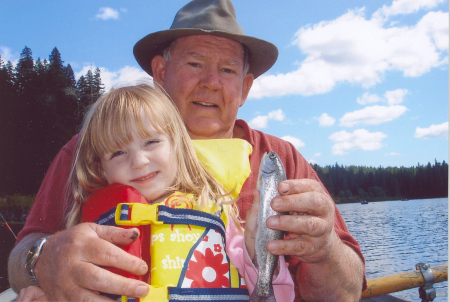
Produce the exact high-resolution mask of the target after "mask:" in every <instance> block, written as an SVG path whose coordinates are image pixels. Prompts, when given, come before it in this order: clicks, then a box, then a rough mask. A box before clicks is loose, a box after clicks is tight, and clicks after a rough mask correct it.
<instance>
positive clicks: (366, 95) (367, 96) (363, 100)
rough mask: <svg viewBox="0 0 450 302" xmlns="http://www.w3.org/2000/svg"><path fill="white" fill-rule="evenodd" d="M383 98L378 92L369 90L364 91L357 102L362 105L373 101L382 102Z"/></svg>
mask: <svg viewBox="0 0 450 302" xmlns="http://www.w3.org/2000/svg"><path fill="white" fill-rule="evenodd" d="M382 101H383V99H382V98H380V97H379V96H378V95H376V94H370V93H368V92H366V93H364V94H363V95H362V96H361V97H359V98H358V99H357V100H356V102H357V103H358V104H361V105H367V104H372V103H379V102H382Z"/></svg>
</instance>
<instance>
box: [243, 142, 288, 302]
mask: <svg viewBox="0 0 450 302" xmlns="http://www.w3.org/2000/svg"><path fill="white" fill-rule="evenodd" d="M283 180H286V173H285V171H284V167H283V164H282V162H281V160H280V158H279V157H278V155H277V154H276V153H275V152H273V151H271V152H269V154H267V153H265V154H264V156H263V157H262V159H261V165H260V168H259V175H258V190H259V192H260V204H259V212H258V229H257V232H256V240H255V256H256V259H254V263H255V266H256V267H257V268H258V280H257V282H256V286H255V290H254V292H253V293H252V295H251V297H250V301H251V302H255V301H276V300H275V296H274V292H273V286H272V277H273V273H274V270H275V267H276V266H277V264H278V256H275V255H272V254H270V253H269V252H268V251H267V243H268V242H269V241H272V240H279V239H282V238H283V235H284V232H282V231H277V230H271V229H269V228H268V227H267V226H266V219H267V218H268V217H270V216H274V215H283V214H284V213H279V212H276V211H274V210H273V209H272V207H271V206H270V202H271V201H272V199H273V198H274V197H276V196H278V195H280V194H279V193H278V184H279V183H280V182H281V181H283Z"/></svg>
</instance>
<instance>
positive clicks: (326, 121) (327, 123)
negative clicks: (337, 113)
mask: <svg viewBox="0 0 450 302" xmlns="http://www.w3.org/2000/svg"><path fill="white" fill-rule="evenodd" d="M335 122H336V119H335V118H333V117H331V116H329V115H328V114H326V113H322V115H320V116H319V125H320V126H322V127H331V126H333V125H334V123H335Z"/></svg>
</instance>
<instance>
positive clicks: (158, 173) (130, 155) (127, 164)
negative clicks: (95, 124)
mask: <svg viewBox="0 0 450 302" xmlns="http://www.w3.org/2000/svg"><path fill="white" fill-rule="evenodd" d="M145 126H146V129H148V131H149V132H150V133H151V136H148V137H144V138H142V137H141V136H140V135H139V134H138V132H137V130H136V128H134V129H133V130H132V134H133V140H132V141H131V142H130V143H129V144H128V145H126V146H124V147H123V148H122V149H120V150H115V151H114V152H112V153H107V154H105V155H103V157H102V158H101V164H102V168H103V170H104V172H105V177H106V180H107V181H108V184H113V183H119V184H123V185H129V186H132V187H134V188H135V189H136V190H137V191H139V193H141V194H142V195H143V196H144V197H145V199H147V201H148V202H150V203H156V202H160V201H162V200H163V199H164V198H165V197H166V194H167V193H168V191H167V189H168V188H169V187H170V186H172V185H173V184H174V182H175V177H176V172H177V165H176V157H175V155H174V153H173V152H172V145H171V143H170V140H169V137H168V136H167V135H164V134H160V133H158V132H156V130H155V129H154V128H153V127H152V126H151V124H150V122H149V121H148V120H147V121H146V123H145Z"/></svg>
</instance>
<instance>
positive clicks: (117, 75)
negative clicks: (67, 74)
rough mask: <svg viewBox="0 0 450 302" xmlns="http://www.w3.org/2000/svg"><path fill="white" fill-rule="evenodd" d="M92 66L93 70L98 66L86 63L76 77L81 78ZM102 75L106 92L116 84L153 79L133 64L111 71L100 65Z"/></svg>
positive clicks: (128, 83)
mask: <svg viewBox="0 0 450 302" xmlns="http://www.w3.org/2000/svg"><path fill="white" fill-rule="evenodd" d="M91 68H92V71H94V70H95V69H96V68H97V67H96V66H92V67H91V66H90V65H86V66H84V67H83V69H81V70H80V71H79V72H77V73H75V78H76V79H79V78H80V77H81V76H82V75H83V76H84V75H86V73H87V72H88V70H89V69H91ZM100 76H101V79H102V82H103V84H105V91H106V92H107V91H109V90H110V89H111V88H113V87H116V86H124V85H131V84H136V83H139V82H148V81H151V80H152V77H151V76H149V75H148V74H147V73H146V72H145V71H142V70H141V69H140V68H136V67H131V66H125V67H122V68H121V69H119V70H118V71H110V70H108V69H106V68H104V67H100Z"/></svg>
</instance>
